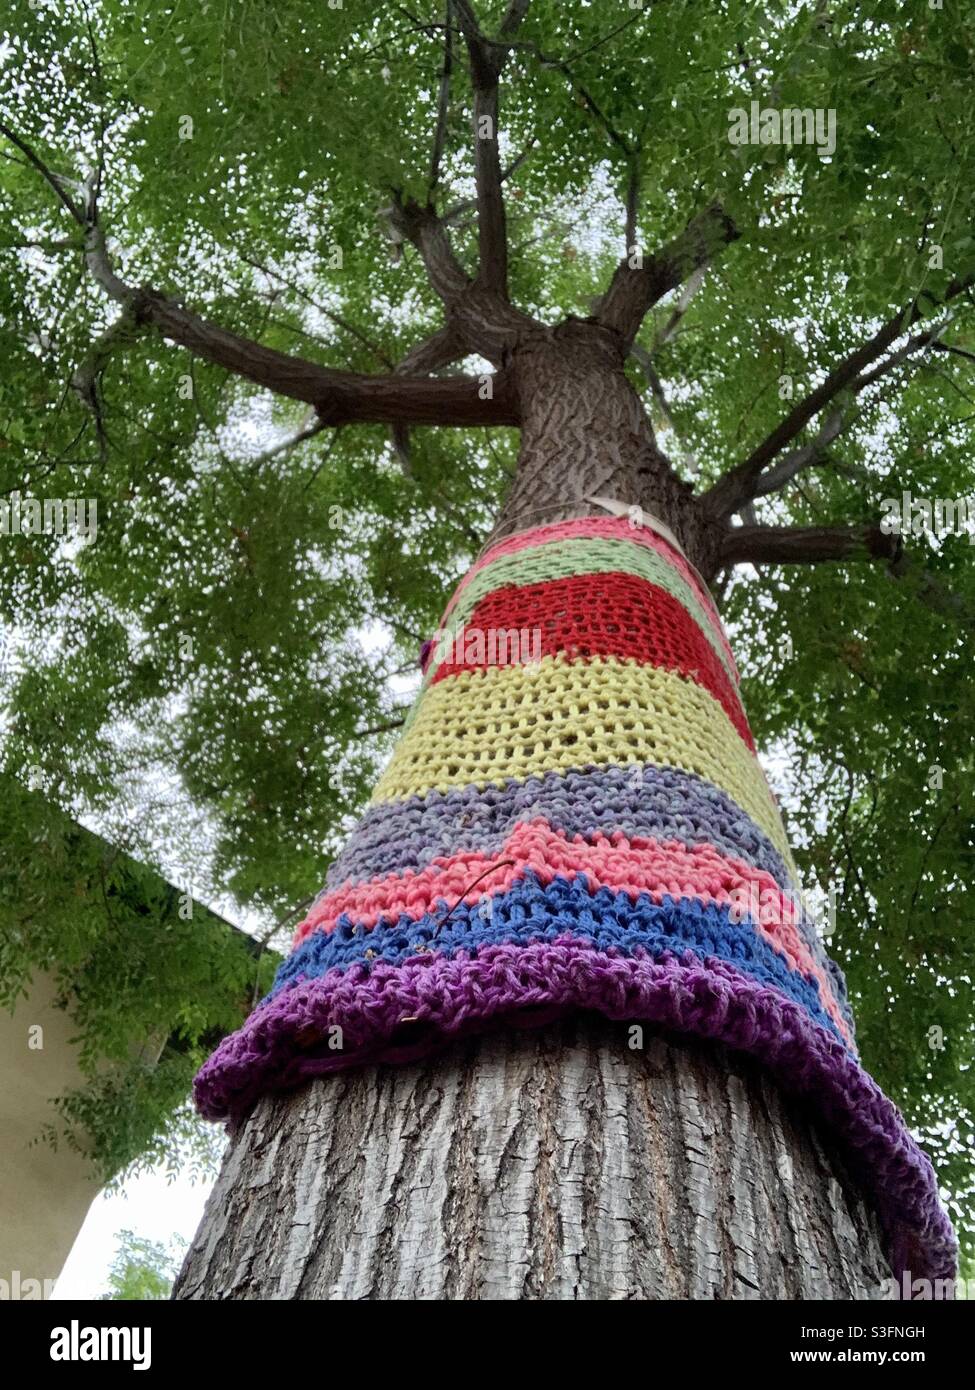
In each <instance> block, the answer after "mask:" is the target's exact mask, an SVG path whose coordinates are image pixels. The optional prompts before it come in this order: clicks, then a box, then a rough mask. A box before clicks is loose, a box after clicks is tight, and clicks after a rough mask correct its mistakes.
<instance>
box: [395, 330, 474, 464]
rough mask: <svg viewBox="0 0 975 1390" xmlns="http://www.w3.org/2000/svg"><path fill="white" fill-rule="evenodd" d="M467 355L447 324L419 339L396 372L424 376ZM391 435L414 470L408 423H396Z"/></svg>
mask: <svg viewBox="0 0 975 1390" xmlns="http://www.w3.org/2000/svg"><path fill="white" fill-rule="evenodd" d="M463 355H464V349H463V345H462V344H461V343H460V342H458V339H457V335H456V333H455V332H454V330H453V329H452V328H451V327H449V325H445V326H444V327H443V328H440V329H438V330H437V332H436V333H434V334H432V335H431V336H430V337H429V338H427V339H425V341H424V342H422V343H417V345H416V346H415V347H413V348H411V349H410V351H409V352H408V353H407V354H406V356H405V357H404V358H403V360H402V362H400V363H399V364H398V366H397V367H396V373H397V375H399V376H423V375H425V374H426V373H429V372H436V371H439V370H440V369H441V367H449V366H450V364H451V363H452V362H456V361H457V359H458V357H463ZM390 438H391V440H392V443H393V448H394V450H395V451H396V457H397V458H398V459H399V461H400V466H401V468H402V469H403V472H404V473H406V474H409V473H410V471H411V459H410V431H409V427H408V426H407V425H405V424H395V425H393V427H392V429H391V430H390Z"/></svg>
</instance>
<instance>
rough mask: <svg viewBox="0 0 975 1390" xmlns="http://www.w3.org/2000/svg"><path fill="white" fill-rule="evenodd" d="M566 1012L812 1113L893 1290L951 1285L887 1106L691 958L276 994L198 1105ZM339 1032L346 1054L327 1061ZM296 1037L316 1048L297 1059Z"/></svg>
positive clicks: (807, 1027) (946, 1249) (493, 967)
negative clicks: (879, 1242) (676, 1039)
mask: <svg viewBox="0 0 975 1390" xmlns="http://www.w3.org/2000/svg"><path fill="white" fill-rule="evenodd" d="M576 1009H596V1010H598V1011H600V1012H601V1013H603V1014H605V1015H606V1016H607V1017H609V1018H611V1019H617V1020H620V1021H625V1022H633V1021H641V1020H642V1021H646V1022H648V1023H654V1024H657V1025H659V1026H663V1027H666V1028H670V1029H673V1030H674V1031H676V1032H680V1033H688V1034H692V1035H694V1036H697V1037H703V1038H709V1039H712V1040H714V1041H716V1042H720V1043H724V1044H726V1045H727V1046H729V1047H732V1048H735V1049H737V1050H739V1051H741V1052H744V1053H747V1054H749V1055H750V1056H753V1057H755V1058H756V1059H757V1060H758V1061H759V1062H760V1063H762V1065H764V1066H765V1067H766V1068H767V1069H768V1071H769V1072H770V1073H771V1074H772V1075H773V1076H775V1077H777V1078H778V1079H779V1080H780V1081H781V1082H782V1083H783V1085H784V1088H785V1090H786V1092H787V1093H788V1094H790V1095H793V1096H800V1097H803V1098H804V1099H805V1100H806V1101H807V1103H808V1104H809V1105H810V1106H811V1107H812V1108H813V1109H814V1110H815V1112H816V1113H817V1115H818V1116H819V1117H820V1119H821V1120H823V1121H824V1122H825V1123H826V1124H828V1125H829V1126H830V1127H831V1128H832V1129H833V1130H834V1131H835V1132H836V1134H837V1135H839V1137H840V1138H841V1140H842V1141H843V1142H844V1144H845V1145H846V1147H847V1148H848V1150H849V1154H850V1158H851V1161H852V1162H853V1164H854V1165H855V1166H856V1167H857V1168H858V1169H859V1171H860V1172H861V1173H862V1174H863V1175H864V1176H867V1175H869V1179H870V1188H871V1190H872V1191H873V1192H874V1193H875V1195H876V1200H877V1202H878V1204H879V1208H880V1214H881V1217H882V1219H883V1222H884V1227H885V1230H886V1233H887V1242H888V1258H889V1259H890V1262H891V1265H892V1268H893V1272H894V1274H895V1276H896V1277H898V1278H899V1277H900V1276H901V1274H902V1273H903V1272H904V1271H905V1270H910V1271H911V1273H912V1275H913V1277H915V1278H918V1277H920V1278H929V1279H947V1278H951V1277H953V1276H954V1272H955V1264H956V1254H957V1249H956V1243H955V1239H954V1234H953V1232H952V1230H951V1225H950V1222H949V1221H948V1218H947V1216H946V1215H945V1213H944V1211H943V1210H942V1208H941V1205H940V1202H939V1199H938V1188H937V1182H936V1179H935V1176H934V1172H933V1170H932V1167H931V1164H930V1161H929V1160H928V1158H927V1156H926V1155H925V1154H924V1153H922V1151H921V1150H920V1149H919V1148H918V1146H917V1144H916V1143H915V1141H914V1140H913V1139H912V1137H911V1135H910V1134H909V1132H908V1130H907V1127H906V1125H905V1124H904V1121H903V1119H902V1117H901V1115H900V1113H899V1111H898V1110H897V1109H896V1107H895V1106H894V1105H892V1104H891V1102H890V1101H889V1100H888V1099H887V1098H886V1097H885V1096H884V1094H883V1092H882V1091H881V1090H880V1088H879V1087H878V1086H877V1085H876V1083H875V1082H874V1081H872V1080H871V1078H870V1077H869V1076H868V1075H867V1074H866V1072H864V1071H863V1070H862V1068H861V1067H860V1066H859V1065H858V1063H857V1062H856V1061H855V1060H854V1059H853V1057H852V1056H851V1055H850V1054H849V1053H848V1052H847V1050H846V1049H845V1048H844V1047H843V1045H842V1043H841V1042H839V1040H838V1039H837V1038H835V1037H833V1036H832V1035H831V1034H830V1033H828V1032H827V1031H826V1030H825V1029H823V1028H820V1027H818V1026H817V1025H816V1024H814V1023H813V1022H812V1021H811V1020H810V1019H809V1017H808V1016H807V1015H806V1014H805V1012H804V1011H803V1009H802V1008H801V1007H799V1006H798V1005H796V1004H794V1003H793V1002H792V1001H790V1000H788V999H786V998H785V997H784V996H783V995H782V994H781V993H780V992H779V991H778V990H775V989H770V988H768V987H766V986H764V985H759V984H757V983H756V982H754V981H752V980H749V979H748V978H747V977H745V976H743V975H742V974H741V973H740V972H738V971H737V970H735V969H734V968H733V967H732V966H729V965H727V964H725V963H723V962H721V961H719V960H716V959H713V958H708V959H706V960H703V961H702V960H699V959H697V958H696V957H694V956H693V954H692V953H691V952H690V951H687V952H684V953H683V954H682V956H681V958H680V959H677V958H674V957H672V958H670V959H662V960H659V961H654V960H651V959H649V958H647V957H645V956H641V955H634V956H630V957H622V956H614V955H611V954H608V953H606V952H601V951H598V950H594V949H593V948H592V946H590V945H588V944H586V943H585V942H583V941H580V940H578V939H575V938H571V937H570V938H557V939H556V940H554V941H550V942H536V943H532V944H529V945H526V946H512V945H499V946H486V947H484V948H483V950H481V951H479V952H478V953H477V955H476V956H472V955H470V954H469V953H468V952H466V951H460V952H458V953H457V954H456V955H455V956H453V957H446V956H437V955H425V956H420V957H416V958H414V959H412V960H409V961H406V962H405V963H403V964H400V965H395V966H391V965H383V964H376V965H374V966H371V967H367V966H358V965H357V966H353V967H351V968H350V969H348V970H345V971H342V972H334V973H329V974H327V975H323V976H320V977H319V978H317V979H315V980H310V981H304V982H301V983H298V984H296V985H294V986H293V987H292V988H291V989H287V990H284V991H282V992H281V993H280V994H278V995H276V996H275V997H274V998H273V999H272V1000H271V1001H270V1002H269V1003H267V1004H266V1005H265V1006H264V1007H262V1008H260V1009H258V1010H257V1012H256V1013H254V1014H252V1015H251V1017H250V1018H249V1019H248V1020H247V1022H246V1023H245V1025H244V1027H243V1028H242V1029H241V1030H240V1031H239V1032H237V1033H235V1034H233V1035H232V1036H231V1037H229V1038H226V1039H225V1040H224V1041H223V1043H221V1045H220V1047H219V1048H218V1049H217V1051H216V1052H215V1053H214V1055H213V1056H212V1057H211V1058H210V1060H209V1061H208V1062H207V1063H206V1064H205V1065H204V1067H203V1068H202V1070H201V1071H200V1073H199V1075H198V1076H197V1079H196V1083H195V1091H196V1100H197V1104H198V1106H199V1108H200V1110H201V1111H202V1112H203V1114H204V1115H207V1116H209V1117H210V1118H212V1119H221V1118H224V1117H225V1116H227V1115H230V1116H233V1117H240V1116H242V1115H243V1114H244V1113H246V1111H247V1110H248V1108H249V1107H250V1106H251V1105H252V1104H253V1103H254V1101H255V1100H256V1099H257V1097H258V1096H259V1095H261V1094H262V1093H263V1092H265V1091H267V1090H269V1089H280V1088H283V1087H289V1086H294V1085H297V1084H298V1083H299V1082H300V1081H302V1080H304V1079H306V1078H308V1077H312V1076H320V1075H322V1074H324V1073H326V1072H330V1071H335V1070H338V1069H339V1068H342V1067H348V1066H349V1065H350V1064H352V1063H361V1062H375V1061H408V1060H411V1059H413V1058H416V1057H418V1056H422V1055H424V1054H425V1053H428V1052H430V1051H431V1050H432V1049H433V1048H435V1047H436V1046H438V1045H439V1044H440V1043H442V1042H445V1041H447V1040H449V1039H451V1038H455V1037H457V1036H459V1035H462V1034H464V1033H465V1032H469V1031H474V1030H477V1029H478V1028H482V1027H483V1026H484V1024H485V1022H487V1021H488V1020H492V1019H493V1020H501V1019H504V1020H505V1021H506V1022H509V1021H510V1019H509V1018H508V1016H509V1015H512V1014H514V1013H515V1012H516V1011H518V1010H522V1011H524V1010H527V1011H529V1012H530V1014H531V1016H530V1018H528V1019H525V1020H523V1021H525V1022H528V1023H531V1024H534V1025H537V1024H539V1023H540V1022H543V1021H546V1020H547V1019H549V1018H553V1017H558V1016H559V1015H561V1014H563V1013H570V1012H572V1011H574V1010H576ZM336 1027H338V1028H341V1030H342V1043H343V1046H342V1050H341V1051H329V1049H328V1046H327V1039H328V1038H329V1036H330V1034H329V1030H330V1029H334V1028H336ZM404 1028H405V1029H406V1037H405V1039H404V1037H403V1031H404ZM411 1032H412V1039H411V1037H410V1034H411ZM300 1038H305V1039H309V1040H317V1047H315V1046H312V1047H310V1048H308V1050H305V1051H301V1050H298V1048H297V1047H296V1039H300Z"/></svg>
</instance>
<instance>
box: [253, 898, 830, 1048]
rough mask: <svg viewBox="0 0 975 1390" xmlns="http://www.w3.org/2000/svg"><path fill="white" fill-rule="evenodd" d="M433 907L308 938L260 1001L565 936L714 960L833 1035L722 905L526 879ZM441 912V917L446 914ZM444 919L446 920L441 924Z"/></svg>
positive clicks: (811, 996) (802, 992)
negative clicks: (413, 963)
mask: <svg viewBox="0 0 975 1390" xmlns="http://www.w3.org/2000/svg"><path fill="white" fill-rule="evenodd" d="M453 906H454V905H453V903H447V902H443V903H442V904H441V905H440V906H439V911H438V912H437V913H436V914H431V913H427V914H425V915H424V916H423V917H421V918H420V919H419V920H417V921H411V920H410V919H409V918H407V917H405V916H404V917H402V918H400V920H399V921H398V922H397V923H389V922H384V921H380V922H379V923H378V924H377V925H376V926H375V927H371V928H366V927H362V926H355V925H353V924H352V923H351V922H350V921H349V919H348V918H347V917H342V918H340V919H339V922H338V925H337V926H336V927H335V929H334V931H331V932H327V933H326V932H313V933H312V935H311V936H310V937H308V938H307V940H306V941H304V942H303V943H302V944H301V946H299V947H298V948H297V950H296V951H295V952H294V954H293V955H291V956H290V957H289V958H288V959H287V960H286V961H285V962H284V963H283V964H282V965H281V967H280V969H279V970H278V974H277V977H276V978H275V982H274V986H273V988H272V990H271V994H270V995H269V996H268V997H269V998H271V997H273V996H274V995H275V994H277V993H279V992H280V991H281V990H282V989H284V988H286V987H287V986H288V985H290V984H292V983H295V982H297V981H298V980H301V979H313V978H315V977H316V976H319V975H324V974H325V973H326V972H327V971H330V970H344V969H346V968H347V967H348V966H350V965H354V964H358V965H367V964H369V962H370V961H375V962H379V961H380V960H381V961H383V962H385V963H386V964H387V965H398V964H401V963H402V962H403V961H405V960H407V959H408V958H410V957H411V956H416V955H417V954H419V953H421V952H422V951H427V950H433V951H436V952H437V953H439V954H445V955H449V954H453V953H454V952H456V951H460V950H467V951H475V952H476V950H477V949H478V947H480V946H488V945H500V944H503V943H511V942H513V943H515V944H518V945H525V944H527V943H528V942H529V941H543V940H553V939H554V938H555V937H558V936H565V935H567V934H569V935H574V936H578V937H580V938H585V939H587V940H591V941H592V942H593V944H594V945H595V946H596V947H597V948H598V949H599V950H603V951H615V952H619V953H621V954H623V955H631V954H632V953H633V952H634V951H636V950H638V949H640V950H643V951H645V952H646V953H647V954H648V955H650V956H652V957H653V958H654V959H660V957H661V956H663V955H664V954H670V955H676V956H682V955H683V954H684V952H686V951H691V952H692V953H693V954H694V955H695V956H696V957H698V958H699V959H702V960H703V959H705V958H707V957H709V956H714V957H716V958H717V959H719V960H722V961H725V962H727V963H728V964H730V965H734V966H735V968H736V969H738V970H740V971H741V972H742V973H743V974H745V975H749V976H750V977H751V978H752V979H754V980H757V981H760V982H761V983H762V984H765V985H770V986H772V987H774V988H775V989H778V990H780V991H781V992H782V993H783V994H785V995H787V996H788V998H790V999H792V1000H793V1001H794V1002H795V1003H797V1004H800V1005H801V1006H802V1007H803V1008H804V1009H805V1010H806V1012H807V1013H808V1014H809V1016H810V1017H811V1018H812V1019H813V1020H815V1022H816V1023H818V1024H819V1025H820V1026H821V1027H823V1028H828V1029H829V1030H830V1031H831V1032H832V1033H833V1034H834V1035H836V1036H837V1037H838V1036H839V1032H838V1030H837V1028H836V1026H835V1024H834V1023H833V1020H832V1019H831V1018H830V1017H829V1015H828V1014H827V1012H826V1010H825V1009H824V1008H823V1005H822V1000H821V996H820V992H819V986H818V984H817V983H816V981H815V980H811V979H808V978H807V977H806V976H804V975H802V974H800V973H799V972H798V971H795V970H793V969H791V967H790V966H789V964H788V962H787V961H786V959H785V957H784V956H782V955H780V954H779V952H778V951H776V950H775V949H774V948H773V947H772V946H770V945H769V943H768V942H767V941H765V940H764V939H763V938H762V937H761V936H759V934H758V932H757V930H756V929H755V927H754V926H753V925H752V924H751V923H750V922H747V921H746V922H743V923H735V922H732V921H731V920H730V909H729V908H728V907H727V906H717V905H715V904H703V903H701V902H699V901H697V900H696V899H693V898H679V899H677V900H674V899H673V898H670V897H666V898H664V900H663V902H662V903H659V904H658V903H655V902H654V901H653V900H652V899H651V898H650V897H649V896H648V895H647V894H641V895H640V896H639V897H638V898H637V899H636V901H635V902H634V901H632V900H631V898H630V897H629V895H628V894H627V893H624V892H614V891H613V890H612V889H610V888H600V889H598V890H597V891H596V892H595V893H592V892H590V891H589V890H588V888H586V886H585V885H584V884H580V882H579V881H578V880H572V881H570V880H568V879H566V878H562V877H558V878H555V879H553V881H552V882H551V883H550V884H549V885H548V887H546V888H543V887H542V886H541V884H540V883H539V881H538V879H537V877H536V876H535V874H533V873H532V872H531V871H528V872H526V875H525V878H524V879H523V880H522V881H520V882H519V883H517V884H516V885H515V886H514V887H513V888H511V889H510V890H508V891H507V892H505V893H499V894H496V895H494V896H492V897H490V898H487V899H485V901H484V903H482V904H474V905H473V906H467V905H465V904H461V905H460V906H458V907H456V908H455V909H454V911H453V912H450V909H451V908H452V907H453ZM448 912H450V916H449V918H448V916H447V914H448ZM444 919H446V920H444Z"/></svg>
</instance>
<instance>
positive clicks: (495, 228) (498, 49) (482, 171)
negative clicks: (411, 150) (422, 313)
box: [453, 0, 529, 298]
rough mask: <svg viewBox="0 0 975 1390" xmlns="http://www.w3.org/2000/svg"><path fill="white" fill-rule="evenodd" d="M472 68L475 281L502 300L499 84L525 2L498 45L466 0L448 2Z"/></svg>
mask: <svg viewBox="0 0 975 1390" xmlns="http://www.w3.org/2000/svg"><path fill="white" fill-rule="evenodd" d="M453 4H454V9H455V10H456V12H457V17H458V21H459V23H460V27H461V31H462V32H463V35H464V41H465V43H466V44H467V52H468V55H469V57H470V64H471V81H472V84H473V88H474V182H475V186H476V189H477V237H478V264H479V270H478V282H479V283H480V284H481V285H483V286H484V287H485V288H486V289H490V290H496V291H497V292H498V293H499V294H502V295H504V296H505V298H507V293H508V233H507V227H506V222H505V211H504V195H503V194H502V191H501V184H502V181H503V175H502V172H501V157H500V152H499V144H498V83H499V79H500V77H501V74H502V72H503V71H504V67H505V64H506V62H507V60H508V52H509V50H508V47H507V43H508V41H509V40H512V39H513V38H514V37H515V35H516V34H517V32H518V29H519V27H520V25H521V21H522V20H523V19H524V16H525V13H526V12H527V10H528V4H529V0H512V3H511V4H510V5H509V6H508V10H507V13H506V14H505V16H504V19H503V20H502V22H501V28H500V34H499V40H498V41H495V42H493V43H488V42H487V40H486V38H485V35H484V34H482V32H481V28H480V25H479V24H478V21H477V17H476V15H475V14H474V11H473V10H472V9H471V6H470V5H469V4H468V3H467V0H453Z"/></svg>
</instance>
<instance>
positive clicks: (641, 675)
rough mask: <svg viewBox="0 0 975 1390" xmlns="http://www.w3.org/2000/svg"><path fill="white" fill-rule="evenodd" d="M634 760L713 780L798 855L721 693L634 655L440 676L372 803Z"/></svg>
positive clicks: (779, 845) (784, 849)
mask: <svg viewBox="0 0 975 1390" xmlns="http://www.w3.org/2000/svg"><path fill="white" fill-rule="evenodd" d="M634 763H636V764H644V763H652V764H653V765H655V766H660V767H676V768H680V769H682V770H683V771H685V772H694V773H696V774H697V775H698V776H699V777H703V778H705V779H706V780H707V781H709V782H711V783H712V784H713V785H714V786H715V787H719V788H720V789H721V790H722V791H723V792H726V793H727V794H728V795H729V796H731V797H732V798H733V799H734V800H735V801H737V803H738V805H739V806H741V808H742V810H744V811H745V812H747V814H748V815H750V816H751V818H752V819H753V820H754V821H755V822H756V824H758V825H759V826H761V828H762V829H763V830H764V831H765V832H766V834H767V835H768V836H769V838H770V839H771V841H772V843H773V844H774V845H775V847H776V849H777V850H778V851H779V852H780V854H782V855H783V857H784V858H785V859H786V861H787V862H791V855H790V854H789V847H788V844H787V842H786V838H785V832H784V830H783V827H782V821H781V818H780V816H779V812H778V808H777V807H776V805H775V802H774V800H773V798H772V793H771V791H770V790H769V786H768V783H767V782H766V780H765V776H764V774H763V772H762V769H761V767H760V765H759V763H758V761H757V759H756V758H754V757H753V756H752V754H751V753H750V752H749V750H748V748H747V747H746V745H745V744H744V743H743V742H742V740H741V737H740V735H739V734H738V733H737V731H736V729H735V727H734V725H733V724H732V723H731V720H730V719H729V718H728V716H727V715H726V714H725V712H724V710H723V709H722V708H721V706H720V704H719V703H718V701H717V700H716V699H715V698H714V696H713V695H710V694H709V693H708V692H707V691H706V690H703V689H702V688H701V687H700V686H699V685H696V684H695V683H694V682H693V681H690V680H687V679H685V678H684V677H683V676H681V675H679V674H678V673H677V672H675V671H665V670H663V669H662V668H660V667H658V666H649V665H643V664H641V663H639V662H637V661H633V660H632V659H630V660H625V661H621V660H619V659H618V658H616V657H594V658H592V659H590V660H589V661H587V662H585V663H572V662H569V661H567V660H566V659H565V657H564V656H562V655H561V654H560V655H558V656H547V657H543V658H542V660H541V661H539V662H534V663H531V664H529V665H527V666H491V667H488V668H487V669H486V670H483V671H464V672H461V673H460V674H459V675H456V676H449V677H448V678H447V679H446V680H443V681H440V682H438V683H437V684H436V685H433V686H431V687H430V688H429V689H428V690H427V691H426V692H425V694H424V695H423V699H422V701H421V703H420V707H419V710H418V711H417V714H416V718H415V720H414V722H413V724H412V726H411V728H410V729H409V731H408V732H407V733H406V734H405V735H404V736H403V738H402V739H401V740H400V742H399V743H398V745H397V747H396V750H395V752H394V753H393V757H392V760H391V762H390V764H389V767H388V768H387V769H386V772H385V773H384V775H383V777H382V778H381V779H380V782H379V784H378V786H377V787H376V790H375V792H374V793H373V796H372V803H373V804H379V803H382V802H386V801H399V800H401V799H405V798H406V797H410V796H425V795H426V794H427V793H428V792H430V791H440V792H447V791H450V790H452V789H453V788H455V787H466V786H471V785H474V786H479V787H485V786H488V785H491V784H494V785H495V786H502V785H503V784H504V782H505V780H506V779H507V778H509V777H516V778H519V779H525V778H528V777H540V776H542V775H543V774H544V773H546V772H562V771H567V770H568V769H570V768H582V767H587V766H590V765H595V766H597V767H606V766H617V767H619V766H627V765H630V764H634Z"/></svg>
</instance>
